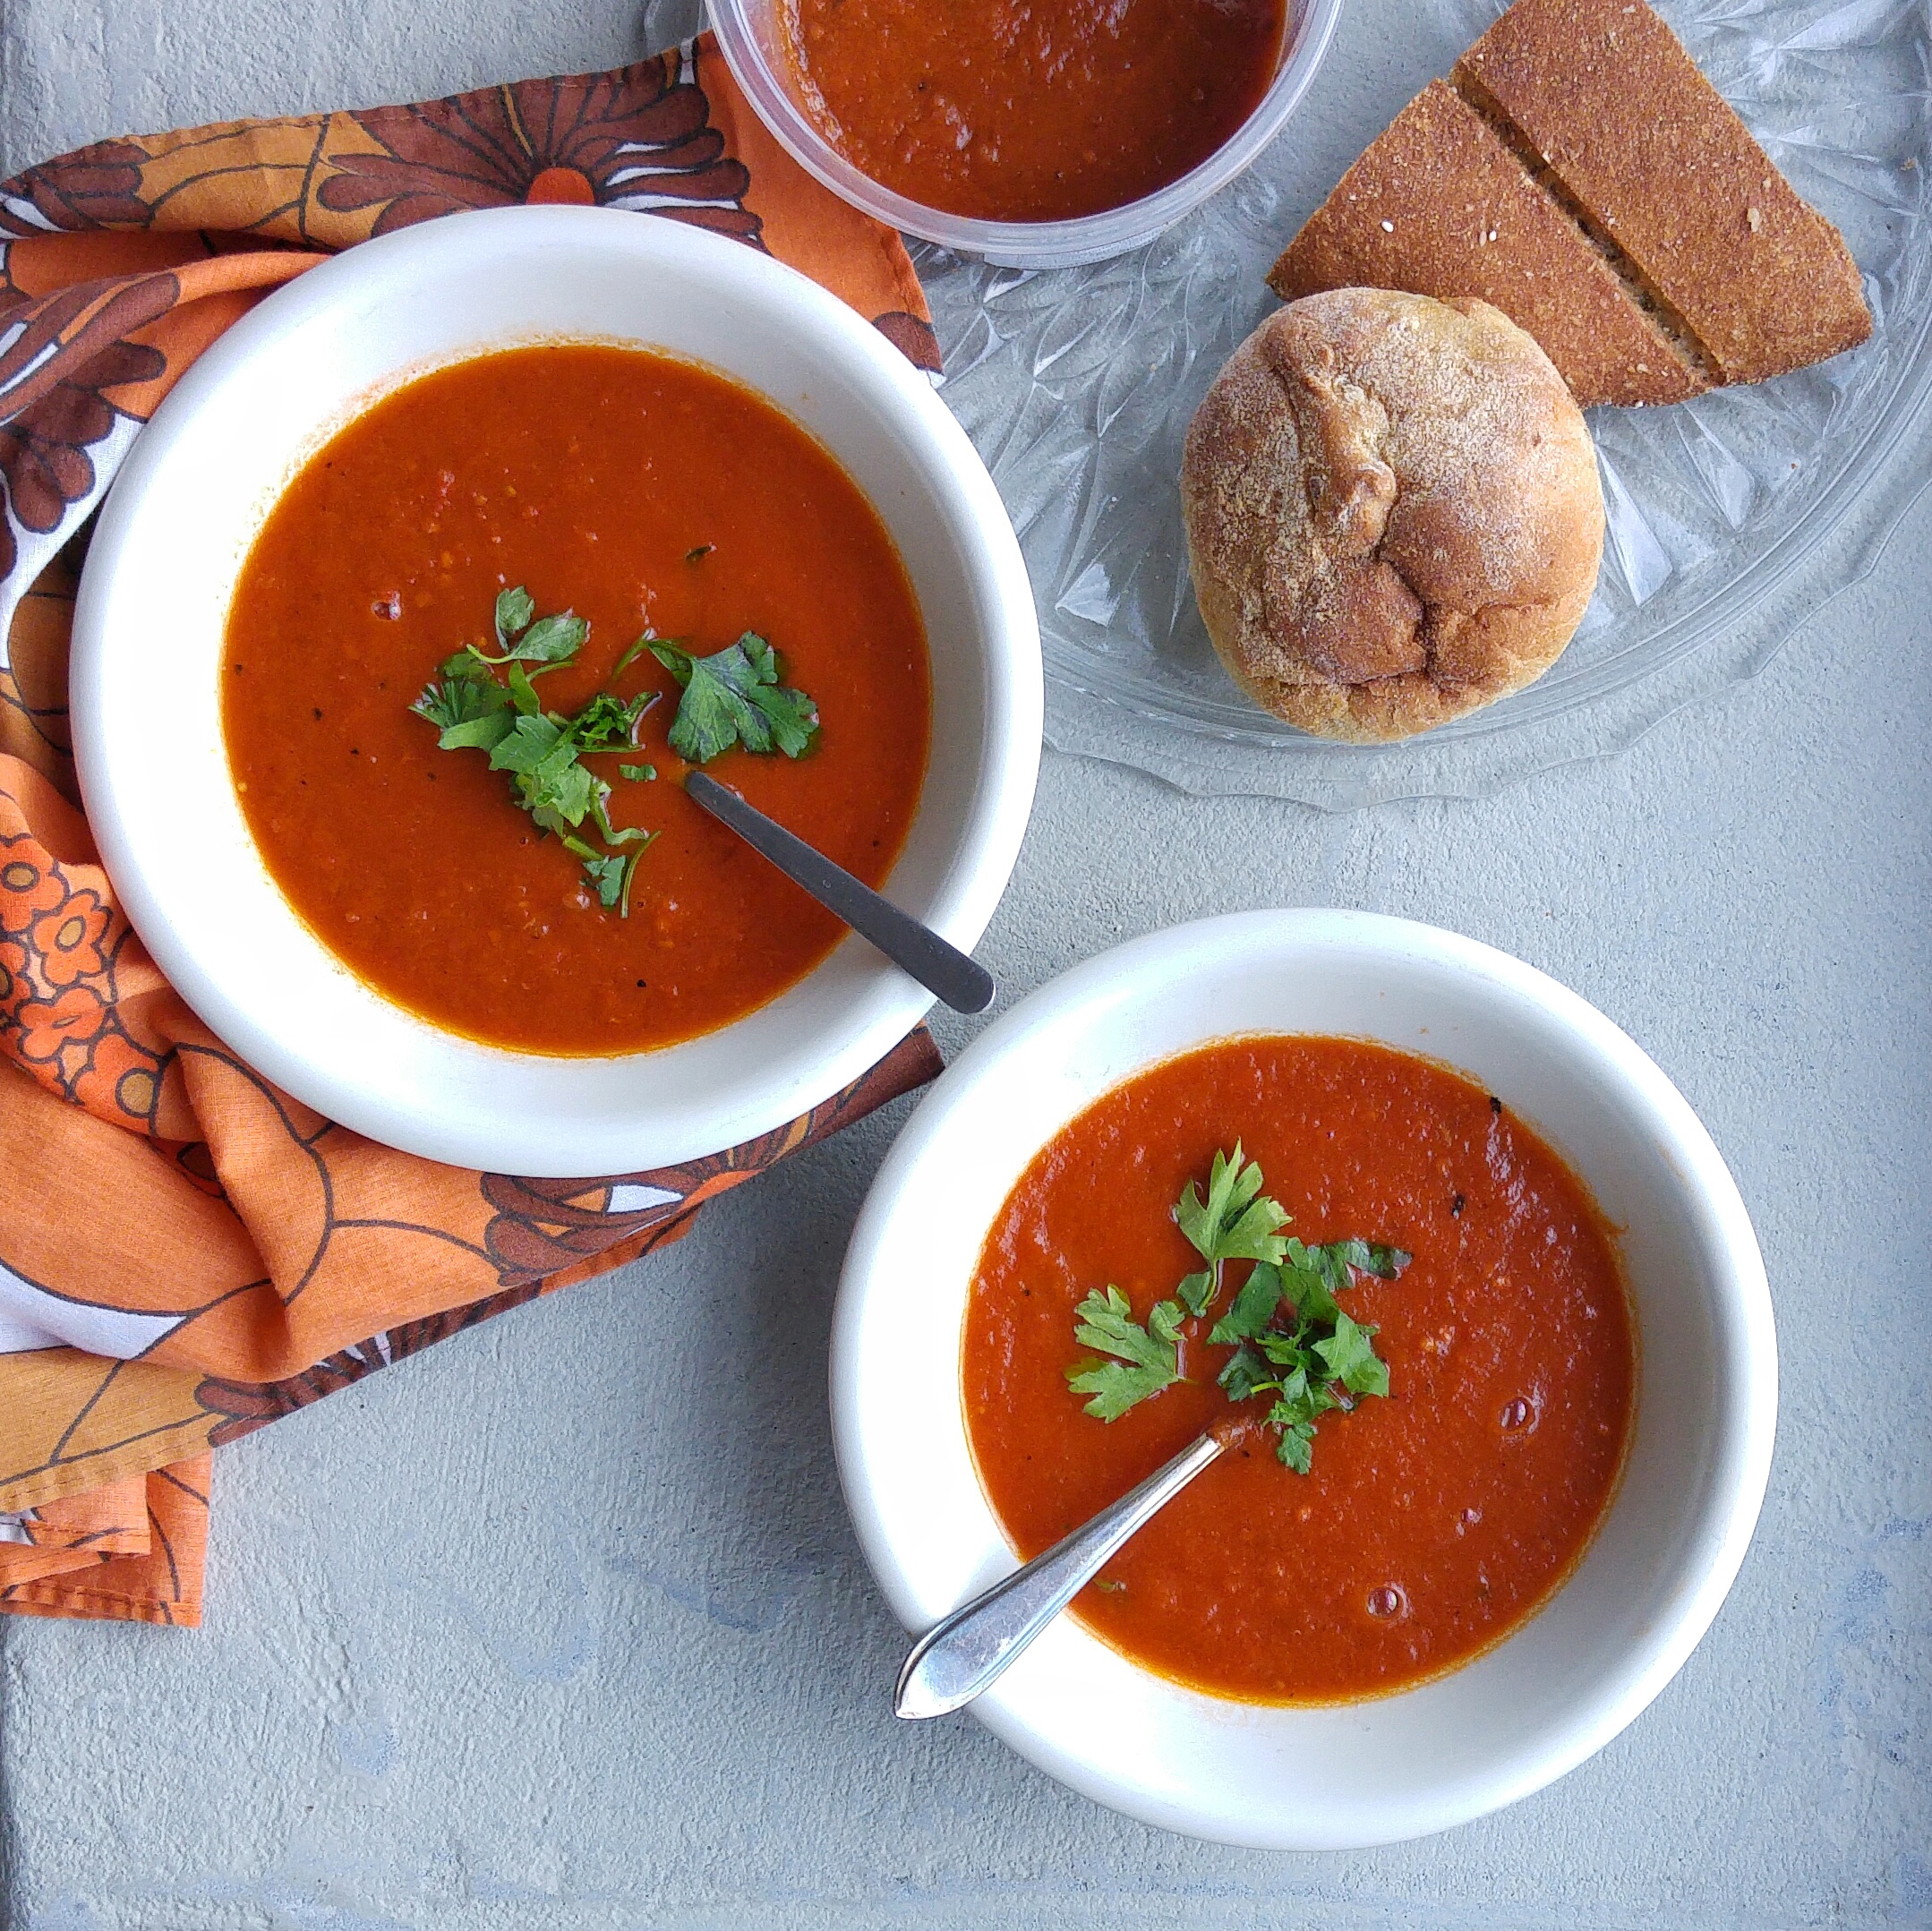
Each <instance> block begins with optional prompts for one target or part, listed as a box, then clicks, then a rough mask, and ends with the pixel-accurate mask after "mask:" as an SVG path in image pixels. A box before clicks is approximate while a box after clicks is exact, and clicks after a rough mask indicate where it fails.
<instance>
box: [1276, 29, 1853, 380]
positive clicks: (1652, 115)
mask: <svg viewBox="0 0 1932 1931" xmlns="http://www.w3.org/2000/svg"><path fill="white" fill-rule="evenodd" d="M1485 209H1488V210H1490V212H1488V213H1486V214H1485V212H1484V210H1485ZM1269 283H1270V285H1271V286H1273V287H1274V288H1275V290H1276V292H1277V293H1278V294H1279V295H1284V296H1286V297H1287V298H1289V299H1291V300H1292V299H1294V298H1295V297H1296V296H1299V295H1307V294H1311V293H1313V292H1314V291H1316V290H1318V289H1322V288H1332V287H1340V286H1350V285H1355V284H1363V285H1372V286H1394V287H1400V288H1406V289H1412V290H1415V291H1416V292H1418V293H1423V294H1428V295H1438V296H1442V297H1449V296H1454V295H1479V296H1482V297H1483V299H1485V300H1488V301H1490V302H1492V303H1495V305H1496V306H1497V307H1499V308H1500V309H1502V310H1503V311H1504V312H1506V313H1507V314H1509V316H1511V317H1512V318H1513V319H1514V320H1517V322H1519V323H1520V324H1521V325H1522V326H1523V327H1525V328H1526V329H1529V330H1530V332H1531V333H1532V334H1533V335H1534V336H1535V337H1537V339H1538V340H1539V341H1540V342H1541V343H1542V344H1543V347H1544V348H1545V349H1546V350H1547V351H1548V353H1549V355H1550V356H1551V358H1552V361H1554V363H1556V365H1557V367H1558V368H1559V369H1560V371H1561V372H1562V373H1563V376H1564V378H1565V380H1567V381H1568V382H1569V385H1570V388H1571V389H1572V391H1573V392H1574V394H1575V395H1576V397H1577V401H1578V403H1579V404H1581V405H1583V406H1590V405H1592V404H1595V403H1624V404H1629V403H1661V402H1674V401H1680V400H1682V399H1683V398H1684V397H1687V396H1690V395H1695V394H1697V393H1698V392H1699V391H1701V390H1703V389H1708V388H1711V387H1714V386H1715V385H1718V384H1721V383H1728V382H1751V381H1759V380H1763V379H1764V378H1765V377H1766V376H1770V375H1776V374H1781V373H1782V372H1785V371H1787V370H1791V369H1796V368H1801V367H1803V366H1804V365H1806V364H1807V363H1813V362H1817V361H1820V360H1822V359H1823V358H1824V357H1825V356H1827V355H1836V354H1838V353H1839V352H1840V351H1842V350H1843V349H1847V348H1851V347H1855V346H1857V345H1858V344H1859V342H1861V341H1863V340H1864V339H1865V337H1867V336H1868V334H1869V333H1870V330H1871V318H1870V315H1869V314H1868V312H1867V310H1866V307H1865V303H1864V299H1863V295H1862V293H1861V291H1860V288H1859V277H1858V270H1857V268H1856V266H1855V265H1854V264H1853V262H1852V261H1851V255H1850V254H1849V252H1847V251H1846V249H1845V245H1844V243H1843V241H1842V239H1841V237H1840V236H1839V234H1838V231H1837V230H1836V229H1835V228H1834V227H1833V226H1831V224H1830V223H1829V222H1827V221H1825V219H1824V218H1822V217H1820V216H1819V215H1817V214H1816V213H1815V212H1814V211H1813V210H1812V209H1809V208H1808V207H1807V206H1806V205H1805V203H1804V202H1803V201H1801V200H1799V197H1798V195H1797V194H1796V193H1795V192H1793V191H1792V190H1791V186H1790V185H1789V184H1788V183H1786V182H1785V181H1784V179H1783V177H1782V175H1779V173H1778V172H1777V170H1776V168H1775V167H1773V165H1772V163H1771V162H1770V160H1769V159H1768V158H1766V157H1765V153H1764V151H1763V150H1762V149H1760V148H1759V147H1758V145H1757V142H1756V141H1753V140H1752V138H1751V136H1750V134H1749V132H1748V130H1747V129H1746V128H1745V126H1744V124H1743V123H1742V122H1741V121H1740V120H1739V119H1738V117H1737V115H1735V114H1733V113H1732V112H1731V108H1730V107H1728V106H1726V105H1725V103H1724V101H1723V98H1722V97H1721V96H1720V95H1719V94H1718V93H1717V92H1716V90H1714V88H1712V87H1711V85H1710V83H1709V82H1708V81H1705V78H1704V76H1703V75H1702V74H1701V73H1698V71H1697V66H1696V64H1695V63H1693V62H1692V60H1691V59H1690V57H1689V56H1688V54H1686V53H1685V52H1684V50H1683V48H1682V47H1681V46H1680V44H1679V42H1678V40H1677V38H1676V37H1675V36H1674V35H1673V34H1672V33H1671V30H1670V29H1669V28H1668V27H1667V26H1666V25H1665V24H1664V23H1663V21H1662V20H1661V19H1660V18H1659V17H1658V16H1657V15H1656V14H1655V13H1654V12H1652V10H1651V9H1650V8H1649V7H1648V6H1647V5H1646V4H1644V0H1516V4H1515V5H1513V6H1512V7H1510V8H1509V11H1508V12H1507V13H1504V14H1503V15H1502V17H1501V18H1500V20H1499V21H1497V22H1496V24H1495V25H1494V26H1493V27H1492V28H1491V29H1490V30H1489V32H1488V33H1486V34H1484V35H1483V38H1481V39H1480V40H1479V41H1477V42H1476V44H1475V47H1472V48H1470V50H1469V51H1468V53H1467V54H1466V55H1465V56H1463V58H1462V60H1461V61H1459V62H1458V64H1457V66H1456V69H1455V71H1454V72H1453V73H1451V74H1450V76H1449V80H1448V81H1435V82H1432V84H1431V85H1430V87H1429V88H1428V89H1426V90H1424V91H1423V94H1422V95H1420V96H1419V97H1418V98H1416V99H1415V101H1413V102H1411V103H1410V105H1409V106H1408V107H1406V108H1405V109H1404V111H1403V112H1402V114H1401V115H1398V117H1397V119H1396V121H1395V122H1394V123H1393V124H1391V125H1390V126H1389V129H1388V130H1387V131H1386V132H1384V133H1383V134H1382V135H1381V137H1380V138H1379V139H1378V140H1377V141H1374V142H1373V143H1372V145H1371V147H1370V148H1369V149H1368V150H1367V152H1365V153H1364V155H1363V156H1362V158H1361V159H1360V160H1358V161H1357V162H1356V163H1355V167H1352V168H1351V169H1350V170H1349V172H1348V173H1347V175H1345V176H1344V177H1343V180H1342V182H1341V184H1340V185H1339V186H1338V188H1337V189H1336V191H1335V192H1334V193H1333V194H1331V195H1330V196H1329V199H1328V201H1326V202H1325V203H1324V204H1323V205H1322V207H1321V209H1319V210H1318V211H1317V212H1316V214H1315V215H1314V217H1313V218H1312V219H1311V220H1310V221H1309V223H1308V224H1307V226H1305V227H1304V229H1303V230H1302V232H1301V234H1300V235H1297V236H1296V237H1295V241H1294V242H1293V243H1291V244H1290V245H1289V246H1288V248H1287V251H1286V252H1284V253H1283V254H1282V256H1281V258H1280V260H1279V261H1277V262H1276V264H1275V267H1274V269H1273V271H1272V272H1271V273H1270V275H1269Z"/></svg>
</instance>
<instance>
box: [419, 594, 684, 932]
mask: <svg viewBox="0 0 1932 1931" xmlns="http://www.w3.org/2000/svg"><path fill="white" fill-rule="evenodd" d="M495 629H496V642H497V654H495V655H494V656H492V655H491V654H489V653H488V652H486V651H484V650H483V649H482V648H481V647H480V646H479V645H474V644H471V645H466V646H465V647H464V648H463V649H462V650H459V651H457V653H456V654H455V655H454V656H452V657H449V658H447V659H446V660H445V661H444V662H443V665H442V669H441V672H440V682H436V681H432V682H431V683H430V684H428V685H427V686H425V687H424V688H423V694H422V696H419V697H418V698H417V699H416V701H415V703H414V704H413V705H410V707H409V708H410V709H411V710H412V711H414V712H415V713H416V714H417V715H418V716H419V717H424V718H427V719H428V720H429V722H431V723H432V724H434V725H435V726H436V727H437V728H438V731H440V736H439V737H438V739H437V740H436V741H437V743H438V745H439V746H440V748H442V749H443V750H445V751H464V750H475V751H487V752H488V753H489V754H490V768H491V770H492V771H504V772H508V773H509V779H510V795H511V796H512V797H513V798H514V799H516V801H517V804H518V805H520V806H521V807H523V808H524V810H526V811H527V812H528V813H529V814H530V816H531V817H532V818H533V819H534V820H535V822H536V824H537V825H539V826H540V827H541V828H542V829H543V830H544V831H546V832H553V833H556V834H557V836H558V837H559V838H560V839H561V840H562V842H563V844H564V847H565V849H566V850H568V851H569V852H570V853H571V854H572V856H573V857H575V858H576V859H577V860H578V862H579V863H580V864H581V865H582V866H583V867H584V874H585V876H586V878H588V879H589V881H590V883H591V884H592V885H593V886H594V888H595V890H596V893H597V901H598V903H599V904H601V905H602V906H603V907H604V909H605V910H617V911H619V912H620V913H621V914H622V915H623V916H624V917H625V918H627V919H628V917H629V916H630V888H631V881H632V879H633V878H634V877H635V876H636V875H637V860H638V859H640V858H641V857H642V856H643V855H644V852H645V849H646V848H647V847H648V846H649V845H650V844H651V842H653V840H654V839H655V838H656V837H657V836H658V834H657V833H655V832H654V831H646V830H645V828H644V827H643V826H642V825H625V826H623V827H622V828H620V827H618V826H617V825H612V824H611V810H610V806H611V787H610V786H609V785H608V784H607V783H606V782H604V781H603V779H602V778H600V777H598V776H597V775H596V774H595V773H594V772H592V771H591V770H589V769H588V768H587V767H586V765H583V764H581V763H580V762H579V759H580V757H581V756H582V755H583V754H584V753H585V752H587V751H588V752H595V751H609V750H616V749H619V748H625V749H628V748H630V747H632V746H634V745H635V744H636V743H637V726H638V724H639V723H640V722H642V721H643V718H644V713H645V712H646V711H648V710H649V709H650V708H651V706H652V705H654V704H655V703H656V702H657V700H658V697H659V696H660V693H659V692H657V691H654V690H646V691H639V692H638V693H637V696H634V697H628V698H626V697H620V696H618V695H617V694H616V692H614V691H611V690H600V691H598V692H597V693H596V694H595V695H594V696H592V697H591V698H590V700H589V701H588V702H587V703H586V704H585V705H583V706H582V707H581V708H580V709H579V710H578V711H577V713H576V714H575V715H574V716H570V717H566V716H565V715H564V714H563V713H561V712H559V711H547V710H545V709H544V708H543V700H542V699H541V698H540V697H539V696H537V694H536V685H535V679H537V678H540V677H543V675H545V673H546V672H549V671H557V670H560V669H562V667H563V666H564V665H566V664H568V663H572V662H575V661H576V658H577V652H578V651H580V650H581V649H582V648H583V647H584V642H585V639H586V638H587V637H589V635H590V626H589V625H588V624H587V623H586V622H585V620H584V619H582V618H581V617H579V616H577V614H576V612H575V611H563V612H562V613H561V614H560V615H558V616H554V617H539V616H537V614H536V606H535V604H534V602H532V601H531V599H530V595H529V593H528V592H527V591H526V590H525V589H524V587H523V585H520V584H519V585H517V586H516V587H515V588H513V589H509V590H506V591H504V592H503V593H502V594H501V595H500V596H499V597H498V598H497V600H496V611H495ZM635 655H636V652H635V651H632V652H631V653H629V654H628V655H627V657H626V658H625V659H624V660H623V661H621V662H620V663H619V665H618V670H622V669H623V668H624V663H625V662H628V661H629V657H631V656H635ZM526 664H529V665H534V667H535V668H534V670H526V669H525V668H524V667H525V666H526ZM499 666H505V667H507V669H506V670H505V674H504V676H503V677H502V678H499V677H498V676H497V674H496V672H497V667H499ZM611 674H612V675H613V676H615V675H616V672H615V671H613V672H612V673H611ZM620 769H621V770H624V771H625V774H626V775H627V776H628V775H629V771H628V767H623V766H620ZM586 818H587V819H588V820H589V821H590V825H591V827H592V828H593V829H594V832H595V833H596V836H597V838H598V839H600V840H601V841H602V842H601V843H593V842H592V841H591V838H590V836H589V835H588V833H586V829H585V820H586Z"/></svg>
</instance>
